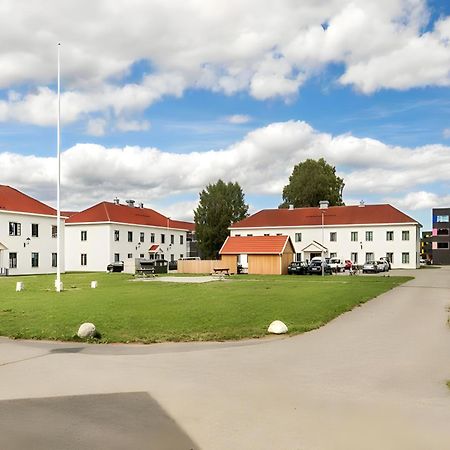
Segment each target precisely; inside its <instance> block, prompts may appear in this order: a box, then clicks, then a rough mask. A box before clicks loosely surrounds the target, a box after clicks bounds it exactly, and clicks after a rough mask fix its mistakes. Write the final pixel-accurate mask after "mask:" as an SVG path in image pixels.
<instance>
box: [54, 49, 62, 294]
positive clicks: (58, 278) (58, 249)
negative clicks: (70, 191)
mask: <svg viewBox="0 0 450 450" xmlns="http://www.w3.org/2000/svg"><path fill="white" fill-rule="evenodd" d="M60 48H61V43H60V42H58V119H57V136H56V147H57V161H58V175H57V188H56V221H57V223H56V234H57V236H56V283H55V284H56V286H55V288H56V292H61V290H62V289H61V205H60V190H61V189H60V186H61V153H60V144H61V131H60V119H61V99H60V97H61V67H60V55H59V54H60Z"/></svg>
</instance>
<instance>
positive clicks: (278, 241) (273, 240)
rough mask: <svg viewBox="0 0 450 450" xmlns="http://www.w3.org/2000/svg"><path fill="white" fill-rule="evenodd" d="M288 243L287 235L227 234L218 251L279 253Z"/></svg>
mask: <svg viewBox="0 0 450 450" xmlns="http://www.w3.org/2000/svg"><path fill="white" fill-rule="evenodd" d="M289 243H290V238H289V236H228V237H227V239H226V241H225V243H224V244H223V246H222V248H221V249H220V252H219V253H220V254H221V255H236V254H250V255H251V254H261V255H280V254H282V253H283V251H284V249H285V247H286V245H288V244H289ZM290 245H291V247H292V244H290Z"/></svg>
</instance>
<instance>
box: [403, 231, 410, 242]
mask: <svg viewBox="0 0 450 450" xmlns="http://www.w3.org/2000/svg"><path fill="white" fill-rule="evenodd" d="M402 241H409V231H402Z"/></svg>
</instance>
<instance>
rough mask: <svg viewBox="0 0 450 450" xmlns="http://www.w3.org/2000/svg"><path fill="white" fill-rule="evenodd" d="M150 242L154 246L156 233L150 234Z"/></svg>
mask: <svg viewBox="0 0 450 450" xmlns="http://www.w3.org/2000/svg"><path fill="white" fill-rule="evenodd" d="M150 242H151V243H152V244H154V243H155V233H150Z"/></svg>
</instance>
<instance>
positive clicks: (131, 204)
mask: <svg viewBox="0 0 450 450" xmlns="http://www.w3.org/2000/svg"><path fill="white" fill-rule="evenodd" d="M125 203H126V204H127V205H128V206H129V207H130V208H133V207H134V204H135V201H134V200H125Z"/></svg>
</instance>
